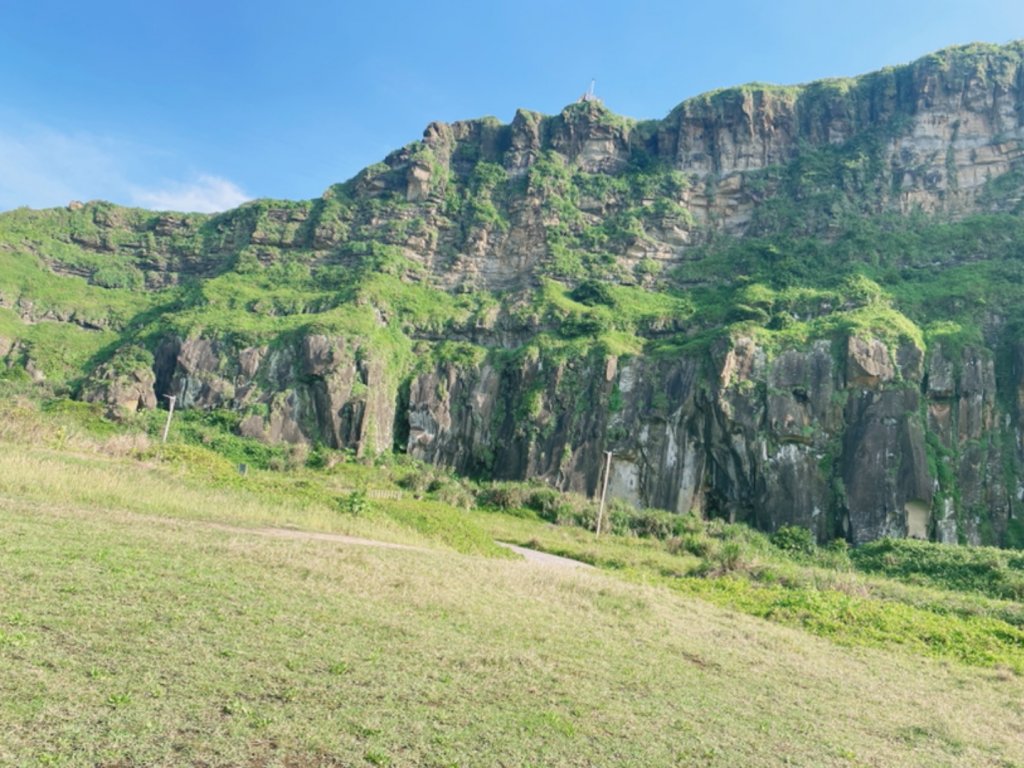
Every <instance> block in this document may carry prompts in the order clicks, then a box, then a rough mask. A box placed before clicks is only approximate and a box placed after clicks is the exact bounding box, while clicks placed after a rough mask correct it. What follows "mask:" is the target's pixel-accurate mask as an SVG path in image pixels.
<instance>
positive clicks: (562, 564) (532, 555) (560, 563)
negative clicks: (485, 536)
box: [494, 541, 594, 569]
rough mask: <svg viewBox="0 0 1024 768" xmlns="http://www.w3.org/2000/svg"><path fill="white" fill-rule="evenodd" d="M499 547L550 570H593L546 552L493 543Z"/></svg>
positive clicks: (502, 542)
mask: <svg viewBox="0 0 1024 768" xmlns="http://www.w3.org/2000/svg"><path fill="white" fill-rule="evenodd" d="M494 543H495V544H497V545H498V546H499V547H505V549H511V550H512V551H513V552H515V553H516V554H519V555H522V556H523V558H524V559H525V560H526V561H527V562H529V563H534V564H536V565H545V566H548V567H552V568H590V569H593V567H594V566H592V565H591V564H590V563H584V562H581V561H580V560H573V559H571V558H568V557H561V556H560V555H552V554H549V553H547V552H540V551H538V550H536V549H529V548H528V547H518V546H516V545H515V544H508V543H507V542H504V541H496V542H494Z"/></svg>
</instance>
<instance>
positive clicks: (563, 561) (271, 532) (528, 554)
mask: <svg viewBox="0 0 1024 768" xmlns="http://www.w3.org/2000/svg"><path fill="white" fill-rule="evenodd" d="M5 503H10V504H15V503H16V504H19V505H21V506H28V507H32V508H35V509H39V510H46V511H49V512H56V511H58V510H64V511H66V512H80V510H78V509H77V508H74V507H71V506H65V505H60V506H54V505H52V504H45V503H43V502H36V501H32V500H27V499H15V498H12V497H7V496H3V495H0V507H2V506H3V505H4V504H5ZM111 511H112V512H114V510H111ZM116 515H117V516H118V517H121V518H122V519H126V520H131V521H136V522H145V523H156V524H159V525H184V526H191V527H198V528H206V529H209V530H215V531H223V532H226V533H238V534H247V535H250V536H266V537H267V538H272V539H290V540H293V541H331V542H335V543H338V544H348V545H352V546H357V547H376V548H378V549H404V550H406V551H409V552H433V551H435V550H432V549H429V548H427V547H416V546H413V545H411V544H396V543H394V542H390V541H378V540H377V539H364V538H361V537H359V536H348V535H346V534H343V533H326V532H323V531H304V530H302V529H300V528H273V527H261V528H249V527H246V526H244V525H231V524H229V523H217V522H213V521H210V520H188V519H186V518H177V517H162V516H158V515H146V514H141V513H139V512H130V511H128V510H117V511H116ZM494 543H495V544H497V545H498V546H501V547H505V548H506V549H510V550H512V551H513V552H515V553H516V554H518V555H520V556H521V557H522V558H523V559H524V560H526V561H527V562H528V563H532V564H534V565H541V566H546V567H549V568H593V566H592V565H590V564H588V563H583V562H580V561H579V560H571V559H570V558H568V557H559V556H558V555H550V554H548V553H547V552H539V551H537V550H535V549H529V548H527V547H519V546H516V545H515V544H508V543H506V542H504V541H496V542H494Z"/></svg>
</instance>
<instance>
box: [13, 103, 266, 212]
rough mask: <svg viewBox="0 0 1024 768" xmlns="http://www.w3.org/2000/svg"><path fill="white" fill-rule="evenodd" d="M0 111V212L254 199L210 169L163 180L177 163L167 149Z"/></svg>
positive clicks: (179, 207)
mask: <svg viewBox="0 0 1024 768" xmlns="http://www.w3.org/2000/svg"><path fill="white" fill-rule="evenodd" d="M0 117H3V118H4V119H3V120H2V122H0V125H2V126H3V127H0V211H2V210H8V209H11V208H17V207H19V206H23V205H27V206H30V207H32V208H51V207H56V206H62V205H67V204H68V202H70V201H71V200H82V201H86V200H109V201H111V202H114V203H121V204H128V205H136V206H140V207H142V208H152V209H156V210H175V211H199V212H203V213H212V212H216V211H223V210H227V209H228V208H233V207H235V206H237V205H239V204H240V203H243V202H245V201H246V200H249V199H250V197H251V196H250V195H247V194H246V193H245V192H244V191H243V190H242V189H241V188H240V187H239V186H238V185H237V184H235V183H234V182H232V181H230V180H228V179H225V178H222V177H220V176H216V175H214V174H210V173H194V174H192V175H191V176H189V177H187V178H186V179H184V180H182V179H173V178H172V179H167V178H162V177H164V175H165V173H166V170H167V166H168V164H169V163H170V162H174V163H177V164H178V165H180V160H179V159H178V158H175V157H173V156H171V155H169V154H168V153H166V152H160V151H156V150H154V149H152V148H147V147H144V146H141V145H138V144H134V143H132V142H129V141H124V140H115V139H113V138H109V137H103V136H96V135H92V134H86V133H77V134H72V133H65V132H61V131H57V130H54V129H52V128H49V127H47V126H42V125H38V124H30V123H19V122H18V121H17V120H8V119H6V118H7V116H2V115H0ZM147 177H150V178H155V179H157V181H148V180H147Z"/></svg>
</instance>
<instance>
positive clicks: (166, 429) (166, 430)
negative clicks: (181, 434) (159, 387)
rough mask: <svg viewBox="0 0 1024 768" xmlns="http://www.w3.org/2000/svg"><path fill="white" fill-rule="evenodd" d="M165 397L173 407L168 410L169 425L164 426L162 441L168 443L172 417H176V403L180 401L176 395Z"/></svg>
mask: <svg viewBox="0 0 1024 768" xmlns="http://www.w3.org/2000/svg"><path fill="white" fill-rule="evenodd" d="M164 397H166V398H167V399H168V400H170V401H171V405H170V407H169V408H168V409H167V423H166V424H164V438H163V440H161V441H160V442H162V443H166V442H167V432H168V431H169V430H170V428H171V417H172V416H174V401H175V400H177V399H178V398H176V397H175V396H174V395H164Z"/></svg>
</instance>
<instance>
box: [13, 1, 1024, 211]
mask: <svg viewBox="0 0 1024 768" xmlns="http://www.w3.org/2000/svg"><path fill="white" fill-rule="evenodd" d="M5 6H6V7H5V8H4V10H3V14H2V16H0V94H2V96H0V210H6V209H9V208H14V207H17V206H19V205H29V206H32V207H47V206H56V205H64V204H66V203H67V202H68V201H69V200H72V199H80V200H91V199H107V200H112V201H114V202H117V203H122V204H127V205H140V206H144V207H150V208H174V209H192V210H218V209H224V208H227V207H231V206H234V205H237V204H238V203H240V202H242V201H243V200H245V199H247V198H251V197H277V198H296V199H297V198H309V197H315V196H318V195H319V194H321V193H322V192H323V190H324V189H326V187H327V186H329V185H330V184H332V183H334V182H338V181H344V180H345V179H347V178H349V177H351V176H352V175H354V174H355V173H356V172H357V171H358V170H359V169H360V168H362V167H364V166H366V165H369V164H371V163H374V162H377V161H378V160H380V159H382V158H383V157H384V156H385V155H386V154H387V153H388V152H389V151H391V150H393V149H395V148H398V147H401V146H402V145H404V144H407V143H408V142H410V141H413V140H415V139H417V138H419V137H420V135H421V133H422V131H423V128H424V127H425V126H426V125H427V124H428V123H429V122H431V121H432V120H447V121H451V120H458V119H465V118H472V117H480V116H483V115H494V116H496V117H498V118H500V119H501V120H503V121H508V120H511V118H512V116H513V115H514V113H515V110H516V108H517V107H527V108H530V109H535V110H538V111H541V112H546V113H554V112H557V111H559V110H560V109H561V108H562V107H563V106H565V105H566V104H568V103H570V102H572V101H574V100H575V99H576V98H577V97H578V96H579V95H580V93H582V92H583V91H584V90H585V89H586V88H587V86H588V85H589V83H590V80H591V78H596V79H597V92H598V95H599V96H601V97H602V98H603V99H604V101H605V103H606V104H607V105H608V106H609V107H610V108H611V109H613V110H614V111H616V112H619V113H622V114H626V115H629V116H631V117H638V118H655V117H662V116H664V115H665V114H667V113H668V112H669V111H670V110H671V109H672V107H674V106H675V105H676V104H678V103H679V102H680V101H682V100H684V99H686V98H688V97H691V96H695V95H697V94H699V93H701V92H703V91H707V90H711V89H714V88H719V87H724V86H729V85H736V84H739V83H744V82H749V81H752V80H758V81H766V82H775V83H800V82H807V81H809V80H814V79H818V78H822V77H836V76H845V75H856V74H860V73H863V72H868V71H871V70H875V69H879V68H881V67H883V66H885V65H888V64H901V63H905V62H908V61H911V60H913V59H915V58H918V57H919V56H922V55H924V54H926V53H928V52H930V51H933V50H936V49H939V48H943V47H945V46H948V45H953V44H960V43H967V42H972V41H987V42H994V43H1003V42H1007V41H1009V40H1013V39H1017V38H1024V3H1021V2H1020V0H1015V1H1013V2H1011V1H1003V0H972V1H971V2H966V1H965V0H960V1H959V2H952V1H950V0H929V1H928V2H901V1H900V0H888V2H882V1H880V0H860V2H842V3H838V2H836V3H831V2H810V1H809V0H793V1H791V2H788V1H787V0H777V1H776V2H771V3H769V2H750V1H748V0H731V2H728V3H708V2H700V3H697V2H690V1H689V0H676V2H653V0H652V1H645V0H634V2H632V3H624V2H621V0H617V2H604V1H603V0H590V1H589V2H586V3H582V2H580V3H575V2H574V3H560V2H557V0H546V1H540V0H519V2H515V3H507V2H496V3H493V4H487V3H481V2H473V3H470V2H458V3H456V2H449V1H448V0H431V2H425V1H424V2H406V1H405V0H402V1H400V2H386V1H385V0H378V1H377V2H373V0H361V1H360V2H350V1H347V0H340V1H338V2H326V1H325V0H316V1H313V0H309V1H304V0H292V2H291V3H288V4H286V3H283V2H281V1H280V0H274V2H267V1H265V0H248V2H235V1H234V0H230V1H228V0H224V1H222V2H218V0H203V1H202V2H198V1H196V0H172V1H171V2H163V3H155V2H145V1H144V0H132V1H131V2H121V1H120V0H108V1H104V0H96V2H92V3H84V2H70V1H68V2H54V1H52V0H34V1H33V2H9V3H5Z"/></svg>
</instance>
